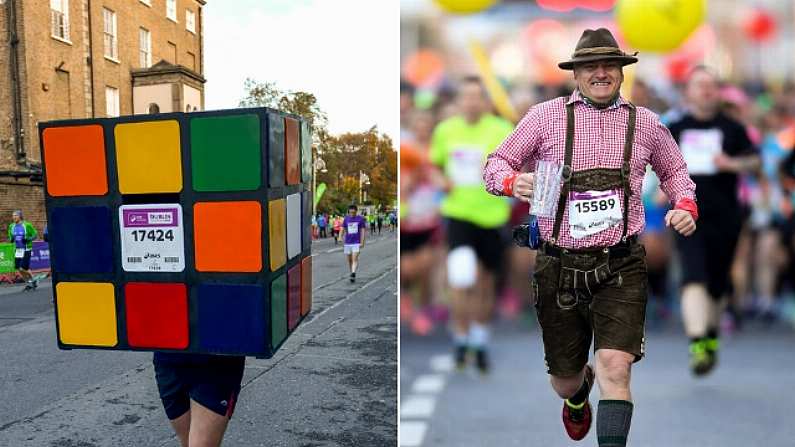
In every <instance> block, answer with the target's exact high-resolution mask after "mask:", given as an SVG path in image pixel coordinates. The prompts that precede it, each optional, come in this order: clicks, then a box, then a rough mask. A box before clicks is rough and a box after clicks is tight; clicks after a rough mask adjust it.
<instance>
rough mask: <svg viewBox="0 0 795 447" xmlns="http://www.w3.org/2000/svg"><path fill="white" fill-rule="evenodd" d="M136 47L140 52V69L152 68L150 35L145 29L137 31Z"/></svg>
mask: <svg viewBox="0 0 795 447" xmlns="http://www.w3.org/2000/svg"><path fill="white" fill-rule="evenodd" d="M138 46H139V48H140V50H139V51H138V54H139V55H140V58H139V59H140V64H141V68H149V67H151V66H152V33H150V32H149V30H148V29H146V28H139V30H138Z"/></svg>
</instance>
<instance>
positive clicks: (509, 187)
mask: <svg viewBox="0 0 795 447" xmlns="http://www.w3.org/2000/svg"><path fill="white" fill-rule="evenodd" d="M518 176H519V173H518V172H514V173H513V174H511V175H509V176H508V177H505V178H504V179H503V180H502V195H504V196H512V195H513V182H514V180H516V177H518Z"/></svg>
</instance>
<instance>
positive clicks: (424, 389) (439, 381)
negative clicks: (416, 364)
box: [411, 374, 444, 394]
mask: <svg viewBox="0 0 795 447" xmlns="http://www.w3.org/2000/svg"><path fill="white" fill-rule="evenodd" d="M442 388H444V376H443V375H441V374H424V375H422V376H419V377H417V379H416V380H414V385H413V386H412V387H411V390H412V392H414V393H416V394H436V393H438V392H439V391H442Z"/></svg>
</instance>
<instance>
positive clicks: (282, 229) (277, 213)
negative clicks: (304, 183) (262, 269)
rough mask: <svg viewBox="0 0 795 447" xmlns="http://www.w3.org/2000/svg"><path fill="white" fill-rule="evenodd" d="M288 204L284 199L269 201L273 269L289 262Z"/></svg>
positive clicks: (269, 231)
mask: <svg viewBox="0 0 795 447" xmlns="http://www.w3.org/2000/svg"><path fill="white" fill-rule="evenodd" d="M286 208H287V204H286V202H285V200H284V199H278V200H271V201H270V202H268V246H269V247H270V258H271V271H272V272H275V271H276V270H277V269H278V268H279V267H281V266H283V265H284V263H285V262H287V211H286Z"/></svg>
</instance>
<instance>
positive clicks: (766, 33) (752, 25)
mask: <svg viewBox="0 0 795 447" xmlns="http://www.w3.org/2000/svg"><path fill="white" fill-rule="evenodd" d="M743 31H745V35H746V36H747V37H748V38H749V39H751V40H753V41H754V42H757V43H761V42H767V41H769V40H770V39H772V38H773V36H775V35H776V19H775V18H774V17H773V16H772V15H771V14H770V13H768V12H766V11H763V10H761V9H755V10H753V11H752V12H751V13H750V14H748V15H747V16H746V18H745V20H744V21H743Z"/></svg>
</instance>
